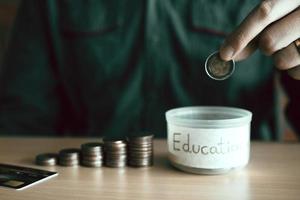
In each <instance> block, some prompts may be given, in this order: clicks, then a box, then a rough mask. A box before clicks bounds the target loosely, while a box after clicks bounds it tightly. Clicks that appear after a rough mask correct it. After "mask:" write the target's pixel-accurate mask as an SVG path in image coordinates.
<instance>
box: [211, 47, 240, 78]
mask: <svg viewBox="0 0 300 200" xmlns="http://www.w3.org/2000/svg"><path fill="white" fill-rule="evenodd" d="M234 70H235V62H234V60H230V61H223V60H222V59H221V58H220V55H219V52H214V53H213V54H211V55H210V56H208V58H207V59H206V61H205V71H206V73H207V75H208V76H209V77H210V78H212V79H214V80H218V81H221V80H225V79H227V78H229V77H230V76H231V75H232V74H233V72H234Z"/></svg>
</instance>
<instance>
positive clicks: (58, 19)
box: [0, 0, 300, 139]
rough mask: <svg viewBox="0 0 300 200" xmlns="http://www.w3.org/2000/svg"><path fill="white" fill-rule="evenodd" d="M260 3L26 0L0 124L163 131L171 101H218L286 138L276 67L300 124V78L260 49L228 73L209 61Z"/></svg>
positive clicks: (256, 130) (255, 134)
mask: <svg viewBox="0 0 300 200" xmlns="http://www.w3.org/2000/svg"><path fill="white" fill-rule="evenodd" d="M258 2H259V1H258V0H256V1H253V0H243V1H240V0H212V1H208V0H189V1H183V0H145V1H140V0H120V1H117V0H57V1H54V0H45V1H38V0H26V1H24V2H23V3H22V5H21V7H20V10H19V13H18V16H17V19H16V23H15V26H14V29H13V33H12V37H11V42H10V44H9V47H8V50H7V54H6V56H5V60H4V64H3V65H2V68H1V79H0V87H1V94H0V95H1V96H0V106H1V107H0V109H1V110H0V129H1V133H6V134H26V135H53V134H62V135H94V136H98V135H99V136H100V135H106V134H107V135H108V134H109V135H116V136H122V135H127V134H128V133H130V132H135V131H141V130H147V131H151V132H153V133H154V134H155V135H156V136H158V137H161V136H162V137H164V136H166V121H165V117H164V113H165V111H166V110H168V109H171V108H175V107H181V106H191V105H193V106H194V105H202V106H203V105H222V106H234V107H241V108H245V109H248V110H250V111H252V112H253V120H252V133H251V134H252V138H253V139H280V137H281V136H280V133H281V129H280V128H279V126H278V124H279V123H278V122H279V115H278V110H279V105H278V104H279V103H280V102H279V100H278V95H277V90H276V85H275V76H277V75H276V74H279V75H278V76H280V77H281V79H282V83H283V85H284V86H285V87H287V91H288V94H289V95H290V98H291V100H290V104H289V106H290V107H289V108H288V109H287V113H288V117H289V119H290V120H291V122H292V123H293V124H294V125H295V127H296V128H297V126H298V127H299V124H300V123H299V122H300V116H299V115H300V112H299V106H298V105H295V102H299V100H300V98H299V92H298V91H299V82H296V81H293V80H292V79H290V78H289V77H287V76H286V75H285V74H283V73H276V72H275V71H276V70H275V68H274V67H273V66H272V62H271V60H270V59H269V58H266V57H265V56H263V55H262V54H260V53H255V54H254V55H253V56H251V57H250V58H249V59H247V60H245V61H242V62H239V63H237V67H236V71H235V73H234V74H233V76H232V77H231V78H229V79H228V80H225V81H215V80H212V79H210V78H209V77H208V76H207V75H206V73H205V70H204V62H205V59H206V57H207V56H208V55H209V54H211V53H212V52H214V51H216V50H218V48H219V46H220V44H221V43H222V42H223V40H224V38H225V36H226V35H227V34H228V33H230V32H231V31H232V30H233V29H234V28H235V27H236V26H237V25H238V24H239V23H240V22H241V21H242V19H243V18H244V17H245V16H246V15H247V13H249V12H250V10H251V9H253V7H254V6H255V5H256V4H257V3H258ZM299 130H300V129H299Z"/></svg>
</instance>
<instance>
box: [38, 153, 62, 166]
mask: <svg viewBox="0 0 300 200" xmlns="http://www.w3.org/2000/svg"><path fill="white" fill-rule="evenodd" d="M57 160H58V154H56V153H43V154H39V155H37V156H36V158H35V163H36V164H37V165H42V166H54V165H56V164H57Z"/></svg>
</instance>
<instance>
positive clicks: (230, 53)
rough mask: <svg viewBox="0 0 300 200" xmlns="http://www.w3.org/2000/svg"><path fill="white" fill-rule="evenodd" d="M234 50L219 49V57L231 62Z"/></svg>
mask: <svg viewBox="0 0 300 200" xmlns="http://www.w3.org/2000/svg"><path fill="white" fill-rule="evenodd" d="M234 53H235V52H234V49H233V48H232V47H231V46H226V45H225V46H222V47H221V49H220V56H221V58H222V59H223V60H225V61H228V60H232V58H233V56H234Z"/></svg>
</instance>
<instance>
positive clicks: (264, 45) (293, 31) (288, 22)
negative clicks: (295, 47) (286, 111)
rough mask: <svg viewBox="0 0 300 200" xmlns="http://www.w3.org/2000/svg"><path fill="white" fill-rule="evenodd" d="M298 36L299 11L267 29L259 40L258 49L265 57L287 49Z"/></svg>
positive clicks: (299, 34)
mask: <svg viewBox="0 0 300 200" xmlns="http://www.w3.org/2000/svg"><path fill="white" fill-rule="evenodd" d="M299 36H300V9H298V10H296V11H294V12H292V13H291V14H289V15H287V16H286V17H284V18H282V19H280V20H278V21H277V22H276V23H274V24H272V25H270V26H269V27H267V28H266V29H265V30H264V31H263V32H262V33H261V34H260V36H259V37H260V38H259V47H260V49H261V50H262V51H263V52H264V53H265V54H266V55H272V54H273V53H275V52H276V51H278V50H280V49H282V48H285V47H287V46H288V45H289V44H291V42H293V41H295V40H297V39H298V38H299Z"/></svg>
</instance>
